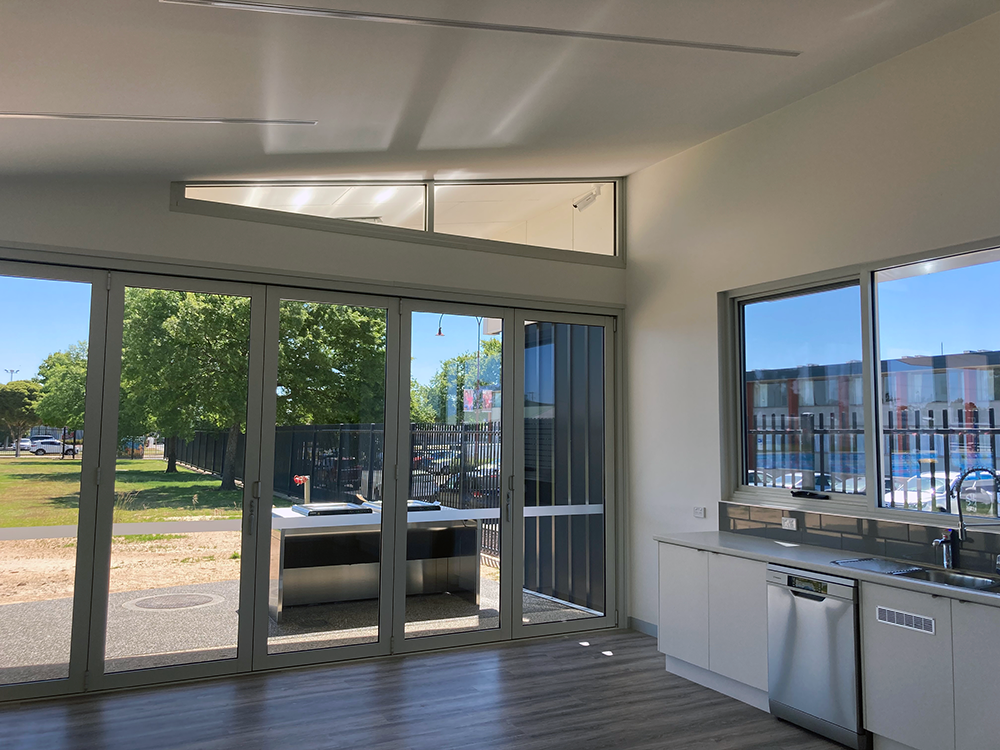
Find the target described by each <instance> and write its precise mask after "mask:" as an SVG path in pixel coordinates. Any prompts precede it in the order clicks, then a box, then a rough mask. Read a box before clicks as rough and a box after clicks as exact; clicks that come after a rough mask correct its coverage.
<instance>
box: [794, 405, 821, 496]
mask: <svg viewBox="0 0 1000 750" xmlns="http://www.w3.org/2000/svg"><path fill="white" fill-rule="evenodd" d="M822 418H823V417H822V415H820V420H821V424H822ZM801 419H802V423H801V425H802V446H803V447H804V448H805V449H806V452H807V453H806V455H808V456H809V461H808V464H809V466H808V467H807V466H806V463H807V462H806V461H805V460H804V459H803V458H802V456H803V454H802V453H799V469H800V470H801V471H802V489H804V490H814V489H816V474H815V473H814V471H813V466H815V464H814V463H813V461H814V460H815V459H814V456H815V455H816V440H815V436H816V428H815V423H814V422H813V419H814V415H812V414H808V413H807V414H803V415H802V418H801ZM820 440H822V437H821V438H820Z"/></svg>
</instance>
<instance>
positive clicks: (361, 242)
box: [0, 177, 625, 305]
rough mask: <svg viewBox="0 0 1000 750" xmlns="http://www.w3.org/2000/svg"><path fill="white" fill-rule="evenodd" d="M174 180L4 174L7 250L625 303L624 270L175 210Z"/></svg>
mask: <svg viewBox="0 0 1000 750" xmlns="http://www.w3.org/2000/svg"><path fill="white" fill-rule="evenodd" d="M169 189H170V186H169V184H168V183H166V182H162V181H156V182H149V181H142V180H132V181H107V180H100V179H91V180H83V179H63V178H57V177H53V178H49V179H31V180H28V179H25V180H15V179H5V180H3V181H0V258H3V257H5V256H9V255H10V253H4V250H3V248H4V247H5V246H7V247H9V246H11V245H12V244H13V245H46V246H53V247H57V248H64V249H69V250H79V251H83V252H90V253H97V254H99V253H118V254H129V255H139V256H143V257H144V258H149V259H151V260H161V261H170V262H174V263H182V264H186V265H190V266H192V267H193V271H192V272H193V273H197V267H198V266H200V265H203V264H206V263H210V264H225V265H239V266H252V267H254V268H257V269H266V270H270V271H274V272H275V273H289V274H297V275H300V276H306V277H307V278H312V277H335V278H340V279H351V280H358V281H366V282H375V283H379V284H386V285H391V286H397V285H401V286H407V287H411V288H420V289H430V290H447V289H458V290H464V291H472V292H483V293H485V294H490V295H500V296H502V295H511V294H512V295H518V296H520V297H532V298H535V299H539V300H551V299H562V300H567V301H577V302H583V303H592V304H599V305H605V304H608V305H616V304H617V305H620V304H621V303H622V302H623V301H624V295H625V273H624V271H623V270H621V269H614V268H606V267H600V266H591V265H583V264H578V263H564V262H559V261H551V260H538V259H533V258H519V257H512V256H506V255H499V254H495V253H483V252H476V251H470V250H462V249H454V248H443V247H434V246H430V245H423V244H409V243H405V242H395V241H386V240H376V239H371V238H366V237H356V236H351V235H342V234H334V233H330V232H320V231H314V230H308V229H295V228H289V227H282V226H272V225H266V224H258V223H255V222H244V221H236V220H232V219H219V218H214V217H206V216H196V215H192V214H183V213H175V212H171V211H170V210H169V208H168V206H169Z"/></svg>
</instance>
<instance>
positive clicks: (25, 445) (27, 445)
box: [18, 435, 55, 451]
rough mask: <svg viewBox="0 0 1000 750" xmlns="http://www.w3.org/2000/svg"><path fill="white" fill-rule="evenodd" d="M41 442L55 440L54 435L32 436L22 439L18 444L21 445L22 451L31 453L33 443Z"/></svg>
mask: <svg viewBox="0 0 1000 750" xmlns="http://www.w3.org/2000/svg"><path fill="white" fill-rule="evenodd" d="M39 440H55V438H54V437H53V436H52V435H30V436H28V437H23V438H21V439H20V440H19V441H18V442H19V443H20V446H21V450H23V451H30V450H32V448H31V445H32V443H37V442H38V441H39Z"/></svg>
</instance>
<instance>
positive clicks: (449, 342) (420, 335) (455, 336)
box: [410, 312, 500, 385]
mask: <svg viewBox="0 0 1000 750" xmlns="http://www.w3.org/2000/svg"><path fill="white" fill-rule="evenodd" d="M438 320H440V321H441V333H443V334H444V335H443V336H438V335H437V332H438ZM479 320H480V321H481V320H482V318H480V319H479ZM479 326H480V323H479V322H478V321H477V319H476V318H474V317H472V316H470V315H445V316H444V318H441V313H423V312H417V313H413V333H412V336H413V345H412V347H411V352H410V355H411V365H410V366H411V373H412V375H413V377H414V378H415V379H416V381H417V382H418V383H420V384H422V385H427V384H428V383H429V382H430V380H431V378H432V377H434V374H435V373H436V372H437V371H438V368H439V367H440V366H441V363H442V362H443V361H444V360H446V359H451V358H452V357H455V356H457V355H459V354H465V353H466V352H475V351H476V335H477V332H478V331H479V330H480V327H479ZM482 338H483V340H487V339H491V338H500V337H499V336H483V337H482Z"/></svg>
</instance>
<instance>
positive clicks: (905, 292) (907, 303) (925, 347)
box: [744, 262, 1000, 370]
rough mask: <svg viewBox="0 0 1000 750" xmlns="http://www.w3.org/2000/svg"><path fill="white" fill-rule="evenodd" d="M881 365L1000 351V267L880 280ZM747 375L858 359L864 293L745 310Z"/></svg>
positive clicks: (835, 293) (851, 290)
mask: <svg viewBox="0 0 1000 750" xmlns="http://www.w3.org/2000/svg"><path fill="white" fill-rule="evenodd" d="M878 298H879V343H880V347H881V351H880V355H881V359H898V358H900V357H904V356H912V355H932V354H941V352H942V351H943V352H944V353H945V354H956V353H961V352H963V351H966V350H976V349H989V350H1000V325H998V323H1000V314H998V313H1000V306H998V302H997V300H998V298H1000V262H995V263H984V264H980V265H975V266H967V267H965V268H956V269H952V270H948V271H940V272H938V273H933V274H928V275H923V276H911V277H909V278H903V279H893V280H891V281H882V282H880V283H879V285H878ZM744 315H745V319H746V352H747V355H746V356H747V362H746V364H747V369H748V370H767V369H778V368H785V367H797V366H799V365H805V364H817V365H828V364H836V363H840V362H847V361H849V360H852V359H861V291H860V289H859V288H858V287H856V286H855V287H846V288H843V289H834V290H830V291H827V292H821V293H816V294H808V295H803V296H801V297H787V298H784V299H778V300H771V301H766V302H757V303H754V304H751V305H747V306H746V308H745V311H744Z"/></svg>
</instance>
